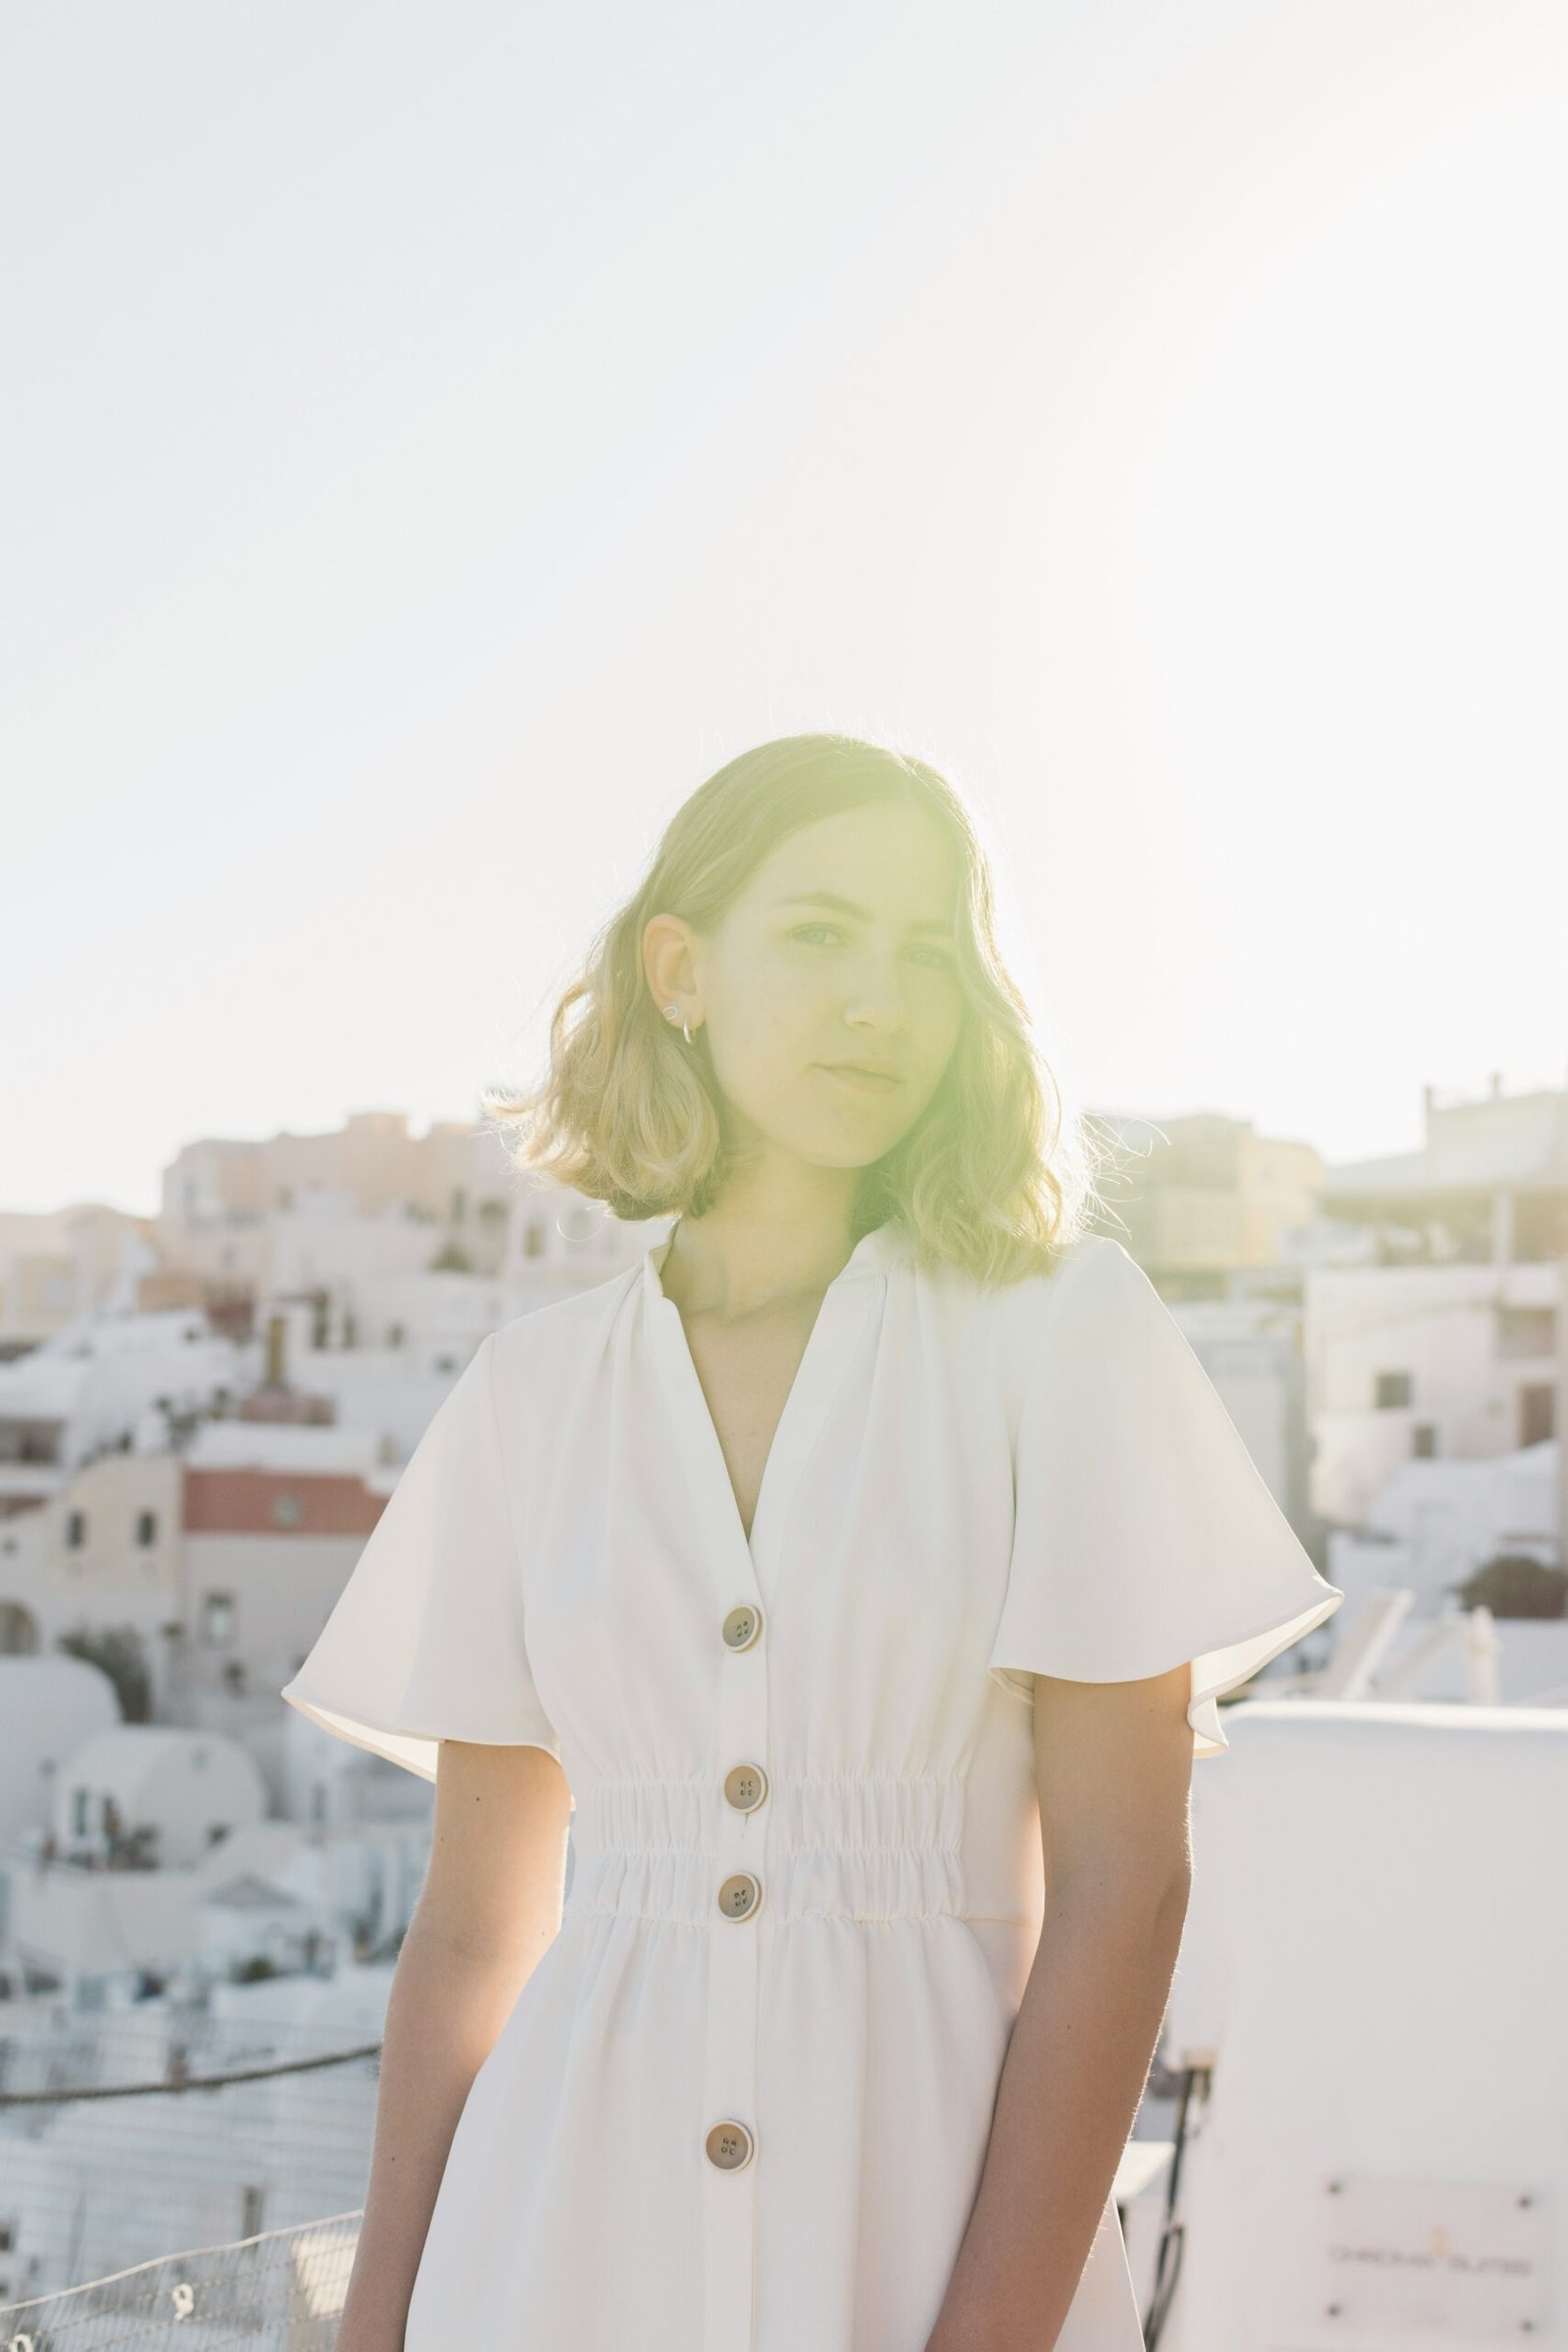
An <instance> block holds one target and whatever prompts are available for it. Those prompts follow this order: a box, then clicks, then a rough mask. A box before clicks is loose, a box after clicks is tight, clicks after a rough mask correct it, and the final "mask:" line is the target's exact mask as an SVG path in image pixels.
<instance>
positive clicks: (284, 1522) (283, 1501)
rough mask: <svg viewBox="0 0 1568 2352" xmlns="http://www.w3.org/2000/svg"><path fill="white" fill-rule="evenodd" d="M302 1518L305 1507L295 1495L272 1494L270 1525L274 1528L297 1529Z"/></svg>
mask: <svg viewBox="0 0 1568 2352" xmlns="http://www.w3.org/2000/svg"><path fill="white" fill-rule="evenodd" d="M304 1516H305V1505H304V1503H303V1502H302V1501H301V1500H300V1498H299V1496H298V1495H273V1496H272V1525H273V1526H274V1527H298V1525H299V1523H300V1521H301V1520H302V1519H303V1518H304Z"/></svg>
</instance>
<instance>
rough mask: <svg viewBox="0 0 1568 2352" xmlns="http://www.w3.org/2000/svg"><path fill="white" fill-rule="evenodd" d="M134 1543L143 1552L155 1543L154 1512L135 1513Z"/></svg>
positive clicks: (155, 1514)
mask: <svg viewBox="0 0 1568 2352" xmlns="http://www.w3.org/2000/svg"><path fill="white" fill-rule="evenodd" d="M136 1541H137V1543H138V1544H140V1545H141V1547H142V1549H143V1551H146V1550H147V1548H148V1547H149V1545H151V1544H156V1543H157V1541H158V1513H157V1512H156V1511H138V1512H137V1513H136Z"/></svg>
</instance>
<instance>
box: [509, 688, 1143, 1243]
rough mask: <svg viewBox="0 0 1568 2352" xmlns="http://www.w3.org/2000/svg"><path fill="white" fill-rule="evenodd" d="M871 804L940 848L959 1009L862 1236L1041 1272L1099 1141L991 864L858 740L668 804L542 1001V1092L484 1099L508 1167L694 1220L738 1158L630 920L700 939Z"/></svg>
mask: <svg viewBox="0 0 1568 2352" xmlns="http://www.w3.org/2000/svg"><path fill="white" fill-rule="evenodd" d="M883 801H899V802H905V803H914V804H915V805H917V806H918V807H919V808H920V809H923V810H925V812H926V813H927V814H928V815H930V816H931V817H932V818H934V820H935V821H936V823H937V824H938V825H939V826H940V827H941V828H942V830H943V832H944V833H945V834H946V835H947V838H948V840H949V842H950V843H951V845H952V847H953V851H954V856H955V864H956V869H957V873H958V892H957V905H956V909H955V926H956V943H955V944H956V956H957V968H958V973H959V980H960V985H961V987H962V991H963V995H964V999H965V1009H964V1014H963V1018H962V1023H961V1026H960V1029H959V1033H958V1038H957V1042H956V1045H955V1048H954V1052H953V1056H952V1059H951V1060H950V1062H949V1064H948V1068H947V1070H946V1072H945V1073H944V1076H943V1079H942V1083H941V1085H940V1086H939V1088H938V1090H937V1092H936V1094H935V1095H934V1096H933V1098H932V1100H931V1102H930V1103H928V1104H927V1106H926V1108H925V1110H924V1112H923V1113H922V1115H921V1117H920V1118H919V1119H918V1120H917V1121H916V1123H915V1125H914V1126H913V1127H912V1128H911V1129H910V1131H909V1133H908V1134H907V1136H906V1137H905V1138H904V1140H903V1141H902V1142H901V1143H900V1144H898V1145H897V1146H896V1147H895V1148H894V1149H893V1150H892V1151H891V1152H887V1153H886V1154H885V1155H884V1156H883V1157H882V1158H881V1159H879V1160H876V1161H874V1162H872V1163H871V1165H869V1166H868V1167H867V1168H866V1169H865V1170H864V1171H863V1173H862V1177H861V1182H860V1188H859V1193H858V1201H857V1214H856V1219H855V1224H856V1232H857V1237H858V1236H859V1235H860V1234H863V1233H868V1232H870V1231H871V1229H872V1228H873V1227H874V1226H878V1225H881V1224H883V1223H885V1222H886V1221H888V1220H889V1219H890V1218H896V1219H898V1220H899V1221H900V1222H901V1223H902V1224H903V1225H904V1226H905V1227H906V1228H907V1231H908V1233H909V1235H910V1237H911V1239H912V1243H913V1247H914V1250H915V1253H916V1256H917V1259H918V1260H919V1262H921V1263H923V1264H925V1265H927V1266H933V1265H936V1264H938V1263H947V1264H952V1265H956V1266H960V1267H962V1268H964V1269H966V1270H967V1271H968V1272H969V1273H970V1274H972V1275H973V1276H974V1277H975V1278H976V1279H978V1280H979V1281H982V1282H986V1283H1007V1282H1013V1281H1016V1280H1018V1279H1020V1278H1021V1277H1022V1276H1024V1275H1027V1274H1030V1273H1036V1272H1042V1271H1048V1270H1049V1269H1050V1268H1051V1267H1052V1266H1054V1264H1055V1263H1056V1262H1057V1260H1058V1258H1059V1255H1060V1253H1061V1251H1062V1250H1064V1249H1065V1248H1066V1247H1067V1246H1068V1244H1070V1243H1071V1242H1072V1241H1073V1240H1075V1239H1076V1238H1077V1236H1078V1235H1079V1233H1080V1232H1081V1231H1082V1230H1084V1228H1085V1226H1086V1224H1087V1222H1088V1214H1089V1210H1090V1206H1091V1203H1094V1202H1097V1201H1098V1195H1097V1194H1096V1192H1095V1187H1094V1181H1093V1171H1094V1169H1095V1168H1096V1167H1097V1166H1098V1164H1099V1162H1100V1159H1101V1156H1102V1153H1101V1150H1100V1147H1099V1146H1098V1145H1097V1144H1096V1143H1095V1142H1094V1141H1093V1140H1092V1138H1091V1136H1090V1133H1089V1130H1088V1128H1087V1127H1086V1125H1085V1123H1084V1122H1083V1121H1082V1119H1081V1118H1079V1117H1078V1116H1076V1115H1072V1116H1069V1115H1068V1113H1067V1111H1066V1108H1065V1105H1064V1103H1063V1099H1062V1096H1061V1093H1060V1090H1059V1089H1058V1087H1057V1085H1056V1082H1055V1080H1054V1077H1053V1075H1052V1073H1051V1071H1050V1069H1049V1068H1048V1066H1047V1065H1046V1063H1045V1061H1044V1059H1043V1058H1042V1056H1041V1055H1040V1054H1039V1053H1038V1052H1037V1050H1036V1047H1035V1044H1034V1040H1033V1035H1032V1031H1031V1027H1030V1020H1029V1014H1028V1010H1027V1007H1026V1006H1025V1005H1024V1002H1023V999H1022V997H1021V996H1020V995H1019V993H1018V990H1017V988H1016V987H1015V985H1014V983H1013V981H1012V979H1011V978H1010V976H1009V975H1008V973H1007V972H1006V970H1005V967H1004V965H1003V963H1002V959H1001V957H1000V956H999V954H998V950H997V944H996V939H995V936H994V899H993V891H992V882H991V871H990V866H989V863H988V861H987V858H986V856H985V852H984V850H983V848H982V847H981V844H980V842H979V840H978V839H977V837H976V834H975V829H974V826H973V824H972V822H971V821H970V818H969V815H968V812H967V811H966V809H964V807H963V804H962V802H961V801H960V800H959V798H958V796H957V794H956V792H955V791H954V789H953V787H952V786H951V785H950V784H949V783H948V782H947V781H946V779H945V778H944V777H942V776H941V775H939V774H938V773H937V771H936V770H935V768H933V767H931V766H929V765H928V764H927V763H926V761H924V760H917V759H914V758H911V757H910V756H909V755H907V754H905V753H900V752H895V751H890V750H887V749H885V748H884V747H882V746H881V745H878V744H873V743H866V742H863V741H861V740H860V739H859V738H858V736H853V735H843V734H837V733H829V734H811V735H787V736H782V737H780V738H778V739H777V740H776V741H775V742H772V743H764V744H760V745H759V746H758V747H757V748H756V749H755V750H752V751H749V752H743V753H742V754H741V755H740V756H739V758H738V759H734V760H730V761H729V762H728V763H727V764H726V765H725V766H723V767H721V768H719V770H718V771H717V773H716V774H714V775H711V776H710V777H709V779H708V781H707V783H706V784H702V785H699V787H698V788H697V790H696V791H695V792H693V793H692V794H691V796H690V798H689V799H688V800H686V801H685V802H683V803H682V805H681V807H680V808H679V809H676V811H675V813H674V815H673V816H672V817H671V818H670V820H669V822H668V824H667V825H666V826H665V828H664V832H663V836H662V840H661V841H660V843H659V847H658V849H657V851H656V852H655V855H654V858H653V861H652V863H651V864H650V866H649V868H648V871H647V873H646V875H645V876H644V878H643V880H642V882H641V883H640V884H639V886H638V888H637V889H636V891H635V892H634V893H633V894H632V896H631V898H630V899H628V900H627V901H626V903H625V904H624V905H623V906H622V907H619V908H618V909H617V910H616V912H615V913H613V915H612V916H611V917H610V919H609V921H608V922H606V923H605V924H604V925H603V926H602V928H601V929H600V931H599V932H598V934H597V935H596V937H595V938H594V940H593V943H592V945H591V947H590V950H589V954H588V956H587V958H586V960H585V962H584V964H583V966H582V968H581V970H580V971H579V972H578V974H577V977H576V978H575V979H574V980H573V981H572V982H571V985H570V986H569V987H568V988H567V990H566V991H565V994H564V996H563V997H562V998H561V1000H560V1002H559V1003H558V1005H557V1006H556V1009H555V1013H554V1015H553V1017H552V1019H551V1024H550V1054H549V1066H548V1068H547V1070H546V1071H545V1074H544V1077H543V1079H542V1080H541V1082H540V1083H539V1085H537V1086H536V1087H534V1088H532V1089H529V1090H526V1091H523V1092H512V1091H509V1090H507V1089H505V1088H494V1087H491V1088H486V1089H485V1090H484V1092H483V1093H482V1095H481V1098H480V1101H481V1107H482V1109H483V1111H484V1113H485V1116H486V1118H487V1120H488V1121H489V1122H491V1123H492V1124H493V1126H494V1127H495V1129H496V1131H497V1132H498V1133H499V1135H500V1137H501V1141H502V1144H503V1146H504V1148H505V1150H506V1152H507V1154H508V1157H509V1158H510V1159H511V1161H512V1162H513V1164H514V1165H515V1166H516V1167H519V1168H525V1169H528V1170H531V1171H533V1172H534V1173H536V1174H541V1175H544V1176H546V1177H549V1178H552V1179H554V1180H555V1181H556V1182H558V1183H560V1184H562V1185H564V1186H566V1187H568V1188H569V1189H571V1190H572V1191H574V1192H577V1193H581V1194H585V1195H587V1196H588V1198H589V1199H591V1200H597V1201H606V1202H608V1203H609V1205H610V1207H611V1209H612V1210H613V1213H614V1214H615V1215H616V1216H617V1217H624V1218H627V1219H641V1218H648V1217H655V1216H661V1215H662V1214H664V1213H665V1212H667V1211H670V1210H678V1211H681V1212H684V1213H689V1214H690V1215H692V1216H693V1217H701V1216H702V1215H703V1214H704V1212H705V1211H706V1210H707V1209H708V1208H710V1207H711V1205H712V1203H713V1201H715V1200H716V1199H717V1198H718V1196H719V1194H720V1192H721V1190H722V1188H723V1185H724V1182H725V1179H726V1177H727V1176H728V1175H729V1173H730V1171H731V1169H732V1168H733V1167H734V1166H735V1165H736V1164H737V1161H738V1158H739V1150H738V1147H737V1146H735V1145H734V1143H733V1142H732V1140H731V1138H730V1135H729V1133H728V1128H729V1122H728V1121H727V1120H726V1117H725V1104H724V1100H723V1097H722V1094H721V1091H720V1089H719V1087H718V1084H717V1082H716V1080H715V1078H714V1075H713V1069H712V1061H711V1053H710V1049H709V1045H708V1037H707V1031H706V1029H703V1028H700V1029H699V1031H698V1033H697V1036H696V1038H695V1040H694V1042H693V1044H692V1045H690V1046H688V1045H687V1044H686V1043H685V1040H684V1038H683V1037H682V1035H681V1032H680V1031H679V1030H678V1029H673V1028H672V1027H671V1026H670V1024H669V1023H668V1022H666V1021H665V1020H664V1019H662V1017H661V1014H660V1009H659V1007H658V1006H657V1005H655V1003H654V1000H653V992H652V990H651V989H650V988H649V985H648V980H647V974H646V971H645V969H644V965H643V956H642V939H643V932H644V929H645V927H646V925H647V923H648V922H649V920H650V918H651V917H652V916H654V915H655V914H660V913H667V914H678V915H680V916H682V917H683V918H684V920H685V921H687V922H688V923H690V925H691V926H692V928H693V930H694V931H696V932H698V933H700V934H702V933H707V932H710V931H711V930H712V929H713V928H714V927H715V926H716V925H717V923H718V921H719V919H720V918H721V916H722V915H723V914H724V912H725V909H726V908H727V907H729V906H730V904H731V902H732V901H733V900H734V899H735V898H736V897H737V896H738V895H739V893H740V892H741V890H742V889H743V888H744V887H745V885H746V883H747V882H748V881H749V879H750V878H751V876H752V874H753V873H754V871H755V870H756V868H757V867H758V865H759V864H760V862H761V860H762V859H763V858H765V857H766V856H767V855H768V853H769V852H770V851H771V850H772V849H773V848H774V847H775V846H776V845H777V844H778V843H779V842H781V841H784V840H786V839H787V838H788V837H789V836H790V835H791V834H792V833H795V832H798V831H799V830H800V829H801V828H802V827H803V826H805V825H809V824H813V823H815V822H816V821H817V820H818V819H820V818H823V817H827V816H832V815H835V814H837V813H838V812H839V811H840V810H842V809H858V808H863V807H865V806H866V805H867V804H869V803H873V802H883ZM573 1016H575V1017H573Z"/></svg>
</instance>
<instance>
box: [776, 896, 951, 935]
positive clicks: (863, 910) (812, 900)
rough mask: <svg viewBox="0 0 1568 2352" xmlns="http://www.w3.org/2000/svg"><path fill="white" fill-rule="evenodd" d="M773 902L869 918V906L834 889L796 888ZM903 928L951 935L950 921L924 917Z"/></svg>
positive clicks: (866, 920) (780, 904) (858, 917)
mask: <svg viewBox="0 0 1568 2352" xmlns="http://www.w3.org/2000/svg"><path fill="white" fill-rule="evenodd" d="M775 903H776V904H777V905H778V906H780V907H832V908H833V909H834V910H835V912H837V913H839V914H848V915H852V916H853V917H854V918H855V920H856V921H857V922H861V923H868V922H870V920H871V909H870V907H857V905H856V903H855V901H854V900H853V899H846V898H843V897H841V896H840V894H839V893H838V892H837V891H836V890H798V891H796V892H795V893H794V894H793V895H792V896H791V897H789V898H787V899H779V900H777V901H776V902H775ZM905 929H906V930H907V931H929V932H931V933H932V934H934V935H935V936H936V937H938V938H941V939H951V938H952V937H953V925H952V924H951V923H946V922H942V921H939V920H932V919H928V918H925V917H921V918H919V919H917V920H916V921H914V922H910V923H906V925H905Z"/></svg>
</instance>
